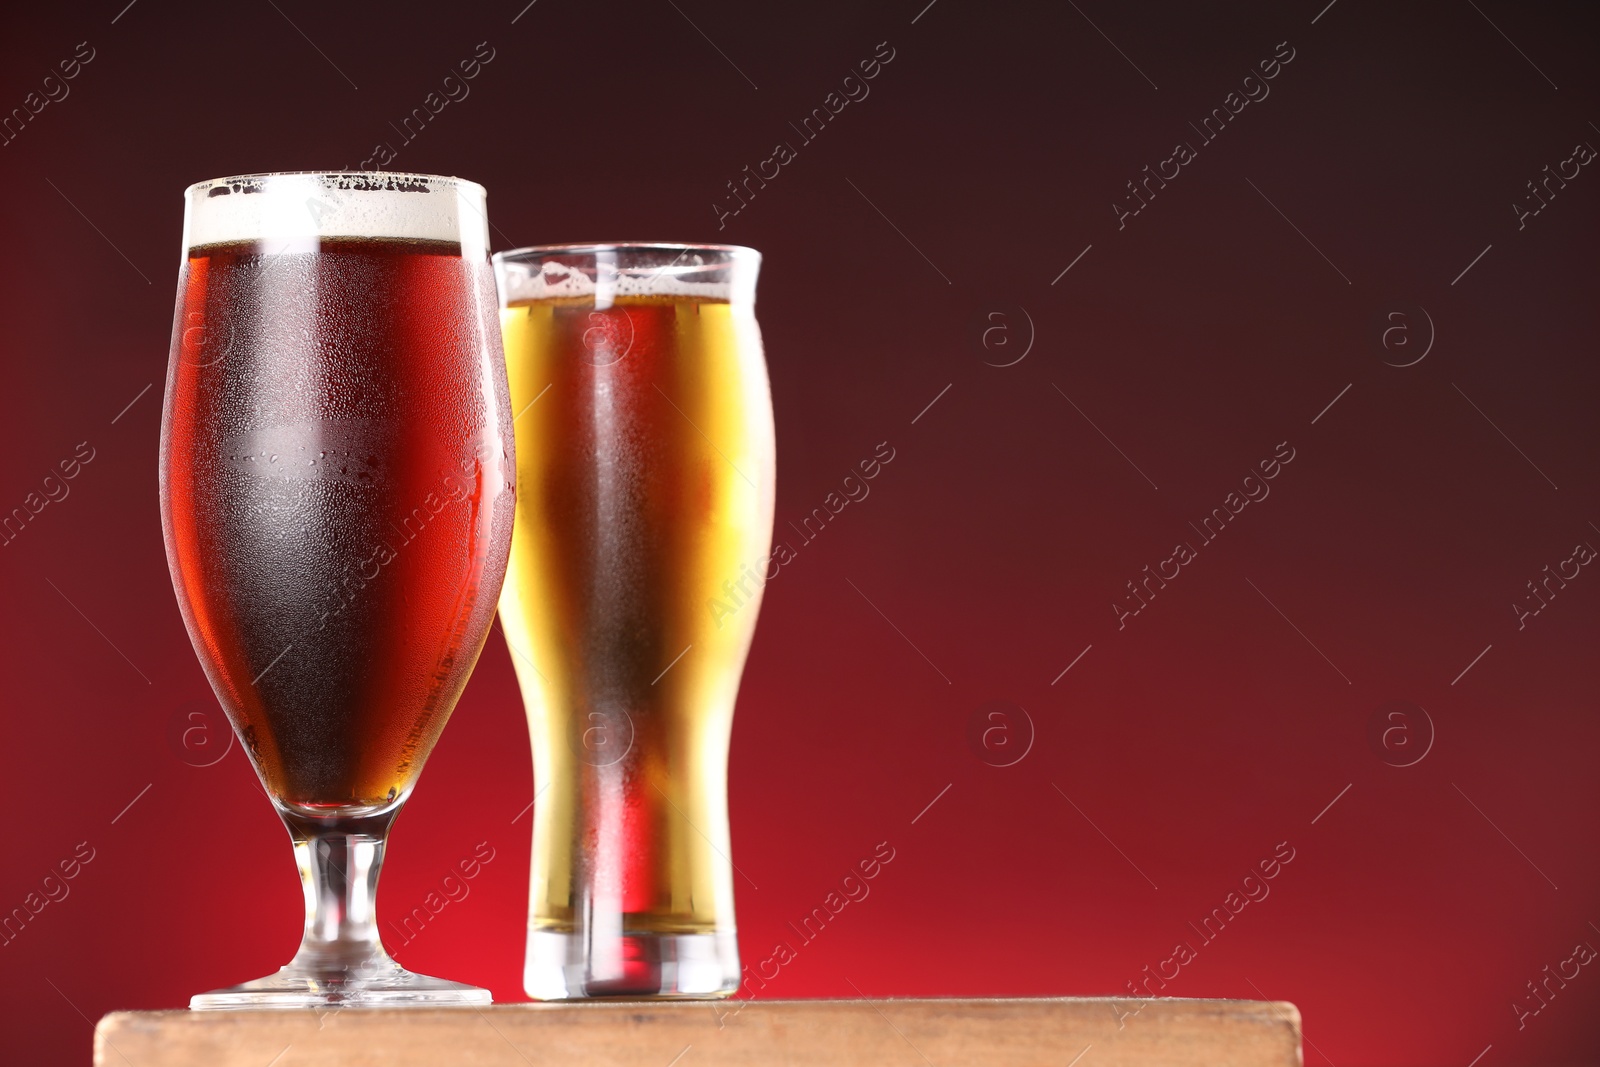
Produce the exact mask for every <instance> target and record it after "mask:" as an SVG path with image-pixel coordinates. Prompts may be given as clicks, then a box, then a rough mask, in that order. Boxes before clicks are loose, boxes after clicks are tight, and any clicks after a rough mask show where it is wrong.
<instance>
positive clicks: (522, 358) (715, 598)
mask: <svg viewBox="0 0 1600 1067" xmlns="http://www.w3.org/2000/svg"><path fill="white" fill-rule="evenodd" d="M758 263H759V257H758V256H757V255H756V253H754V252H753V251H750V250H747V249H726V248H694V249H686V248H683V247H682V246H647V247H638V246H636V247H632V248H605V247H602V248H582V249H573V248H567V249H546V250H537V249H536V250H528V251H525V252H521V253H509V254H502V255H501V256H497V257H496V266H497V269H498V271H499V276H500V282H501V292H502V299H503V303H504V307H503V310H502V312H501V327H502V334H503V338H504V341H505V348H506V360H507V366H508V372H509V377H510V382H511V397H512V405H511V406H512V411H513V412H514V413H516V414H515V427H516V439H517V456H518V465H517V480H518V494H517V517H516V524H515V529H514V532H513V535H512V549H511V563H510V567H509V570H508V573H507V578H506V585H505V589H504V592H503V593H502V595H501V600H500V617H501V621H502V623H503V625H504V627H505V631H506V637H507V641H508V643H509V645H510V647H511V650H512V653H513V661H514V663H515V665H516V670H517V676H518V679H519V681H520V684H521V688H522V694H523V700H524V703H525V706H526V709H527V714H528V724H529V729H530V731H531V737H532V742H533V755H534V779H535V788H536V790H537V792H536V797H537V800H536V802H535V805H534V851H533V873H532V892H531V902H530V908H529V912H530V914H529V946H528V961H527V963H528V966H527V972H526V975H525V979H526V985H527V989H528V993H529V994H530V995H532V996H535V997H540V998H544V999H552V998H565V997H584V996H599V995H635V996H637V995H662V994H668V995H670V994H677V995H714V994H723V993H729V992H732V991H733V990H734V989H735V988H737V985H738V974H739V966H738V954H737V946H736V942H735V937H734V931H735V925H734V913H733V869H732V861H731V859H730V856H731V848H730V845H729V840H728V811H727V786H726V778H727V756H728V739H729V732H730V729H731V726H732V717H733V707H734V699H735V696H736V694H737V692H738V686H739V678H740V675H741V673H742V671H743V669H744V661H745V655H746V653H747V652H748V650H749V647H750V639H751V636H752V634H753V632H754V629H755V623H756V615H757V611H758V609H759V607H760V602H761V585H762V583H763V582H764V581H765V576H766V570H767V566H768V562H767V557H768V554H769V550H770V544H771V537H772V511H773V426H772V405H771V397H770V392H769V389H768V383H767V373H766V365H765V362H764V361H763V358H762V352H761V339H760V333H759V330H758V328H757V325H756V319H755V312H754V308H753V288H754V275H755V272H756V269H757V265H758Z"/></svg>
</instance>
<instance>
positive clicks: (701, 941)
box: [522, 930, 739, 1000]
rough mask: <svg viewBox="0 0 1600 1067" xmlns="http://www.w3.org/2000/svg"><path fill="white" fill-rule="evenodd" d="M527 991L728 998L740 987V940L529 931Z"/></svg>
mask: <svg viewBox="0 0 1600 1067" xmlns="http://www.w3.org/2000/svg"><path fill="white" fill-rule="evenodd" d="M522 985H523V988H524V989H526V990H527V991H528V996H530V997H533V998H534V999H535V1000H583V999H588V998H591V997H725V996H729V995H730V994H732V993H733V992H734V991H735V990H737V989H738V988H739V939H738V937H737V936H735V934H734V932H733V931H732V930H719V931H717V932H716V933H709V934H622V935H621V936H618V937H610V938H606V939H604V940H603V942H602V941H601V939H598V938H597V939H592V940H590V939H586V938H585V937H584V936H583V935H582V934H577V933H563V932H561V931H557V930H529V931H528V955H527V964H526V966H525V968H524V969H523V973H522Z"/></svg>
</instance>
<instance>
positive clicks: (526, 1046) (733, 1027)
mask: <svg viewBox="0 0 1600 1067" xmlns="http://www.w3.org/2000/svg"><path fill="white" fill-rule="evenodd" d="M94 1062H95V1064H96V1065H97V1067H121V1065H124V1064H132V1065H135V1067H155V1065H157V1064H161V1065H170V1067H201V1065H204V1067H268V1065H269V1064H270V1065H271V1067H335V1065H337V1067H412V1065H423V1064H426V1065H429V1067H432V1065H435V1064H450V1065H460V1067H529V1065H530V1064H531V1065H534V1067H545V1065H547V1064H548V1065H551V1067H555V1065H561V1067H576V1065H590V1064H593V1065H604V1067H735V1065H740V1067H743V1065H748V1064H764V1065H775V1067H789V1065H794V1067H800V1065H806V1067H810V1065H813V1064H840V1065H854V1064H861V1065H866V1064H871V1065H873V1067H895V1065H900V1064H904V1065H906V1067H920V1065H924V1064H933V1065H940V1067H943V1065H947V1064H948V1065H955V1064H972V1063H981V1064H986V1065H994V1067H1013V1065H1015V1067H1022V1065H1025V1064H1026V1065H1029V1067H1045V1065H1048V1067H1068V1065H1069V1064H1070V1065H1073V1067H1135V1065H1139V1067H1156V1065H1159V1067H1300V1062H1301V1061H1300V1012H1299V1011H1298V1010H1297V1009H1296V1008H1295V1006H1294V1005H1293V1004H1285V1003H1270V1002H1264V1001H1251V1000H1179V999H1160V1000H1147V1001H1139V1000H1130V999H1122V998H1099V997H1093V998H1091V997H1084V998H1078V997H1072V998H1059V999H1026V1000H1023V999H987V1000H955V999H950V1000H788V1001H782V1000H755V1001H737V1000H735V1001H596V1002H588V1003H568V1004H507V1005H499V1006H495V1007H491V1008H481V1009H480V1008H425V1009H411V1010H395V1009H384V1010H372V1009H358V1008H349V1009H345V1010H342V1011H328V1012H322V1013H319V1012H316V1011H311V1010H303V1011H292V1012H276V1011H221V1012H190V1011H158V1012H116V1013H113V1014H111V1015H107V1016H106V1017H105V1018H104V1019H101V1020H100V1025H99V1026H97V1027H96V1028H95V1059H94Z"/></svg>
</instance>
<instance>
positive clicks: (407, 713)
mask: <svg viewBox="0 0 1600 1067" xmlns="http://www.w3.org/2000/svg"><path fill="white" fill-rule="evenodd" d="M183 249H184V256H183V262H182V267H181V271H180V275H179V282H178V303H177V312H176V317H175V320H174V325H173V336H172V348H171V353H170V359H169V363H168V371H167V393H166V406H165V411H164V415H163V418H162V425H161V518H162V527H163V531H164V533H165V539H166V548H167V562H168V564H169V566H170V568H171V571H172V584H173V588H174V589H175V591H176V593H177V597H178V605H179V607H180V609H181V610H182V613H183V620H184V623H185V624H186V625H187V627H188V630H189V636H190V638H191V639H192V640H193V642H194V647H195V651H196V653H197V654H198V655H199V658H200V662H201V665H202V666H203V667H204V668H205V671H206V674H207V676H208V677H209V679H210V681H211V685H212V688H213V689H215V691H216V694H217V698H218V699H219V700H220V701H221V703H222V706H223V708H224V709H225V710H226V711H227V714H228V717H229V718H230V719H231V720H232V722H233V725H234V728H235V730H236V731H237V732H238V735H239V739H240V741H241V742H242V743H243V747H244V749H245V751H246V752H247V753H248V755H249V757H250V760H251V763H252V764H253V765H254V767H255V770H256V773H257V774H258V775H259V776H260V779H261V784H262V786H263V787H264V788H265V790H266V793H267V795H268V797H269V798H270V799H271V800H272V803H273V804H274V805H275V806H276V808H277V810H278V813H279V814H280V815H281V816H282V817H283V820H284V823H285V824H286V825H287V827H288V829H289V835H290V837H291V839H292V841H293V843H294V851H295V857H296V859H297V860H298V862H299V866H300V876H301V879H302V882H303V885H304V890H305V901H306V924H305V934H304V939H303V941H302V943H301V946H300V950H299V952H298V953H296V955H295V956H294V958H293V959H292V960H291V961H290V962H289V964H288V965H287V966H285V967H284V968H283V969H282V970H280V971H279V972H278V973H277V974H275V975H272V976H270V977H267V978H263V979H260V980H259V981H254V982H248V983H246V984H244V985H241V986H236V987H234V988H231V989H224V990H218V991H216V992H212V993H206V994H202V995H199V996H196V997H195V998H194V999H193V1001H192V1002H191V1007H195V1008H248V1007H270V1008H294V1007H315V1006H321V1005H354V1006H366V1005H375V1006H378V1005H381V1006H390V1005H397V1004H487V1003H488V1002H489V994H488V992H487V991H485V990H482V989H476V988H473V987H471V986H465V985H461V984H459V983H456V982H447V981H442V980H440V979H436V978H429V977H426V976H422V975H416V974H412V973H410V972H408V971H406V970H405V969H404V968H402V967H400V966H399V965H398V964H397V963H395V962H394V961H393V960H392V959H390V958H389V956H388V955H387V954H386V953H385V952H384V948H383V944H382V942H381V940H380V938H379V934H378V925H377V918H376V915H375V914H374V908H375V900H376V892H377V883H378V874H379V871H380V869H381V867H382V865H383V854H384V842H385V839H386V837H387V834H388V832H389V827H390V825H391V824H392V823H393V821H394V818H395V816H396V815H397V814H398V813H399V811H400V808H401V805H403V804H404V803H405V801H406V798H407V797H408V796H409V795H410V794H411V790H412V787H413V786H414V785H415V784H416V780H417V775H418V774H419V773H421V771H422V765H423V762H424V761H425V760H426V759H427V758H428V754H429V752H430V751H431V750H432V749H433V745H434V742H435V741H437V740H438V737H439V733H440V731H442V730H443V729H444V726H445V721H446V720H447V719H448V718H449V717H450V712H451V711H452V710H453V709H454V708H455V705H456V701H457V700H458V699H459V697H460V696H461V690H462V687H463V686H465V685H466V682H467V676H468V675H469V674H470V673H471V671H472V667H473V665H474V664H475V663H476V662H477V659H478V654H479V652H480V651H481V650H482V648H483V643H484V640H485V638H486V637H487V636H488V631H489V628H490V626H491V625H492V624H493V621H494V610H495V602H496V598H497V597H498V596H499V593H500V585H501V582H502V580H503V578H504V574H505V564H506V558H507V554H508V552H509V551H510V540H511V528H512V522H513V519H514V517H515V512H514V506H513V501H514V496H515V460H514V458H513V452H512V448H513V442H512V435H511V410H510V407H509V403H508V396H507V386H506V379H505V364H504V357H503V356H502V353H501V348H500V331H499V328H498V323H497V322H496V321H495V314H496V300H495V292H494V277H493V271H492V268H491V267H490V264H489V258H488V233H487V223H486V221H485V218H484V192H483V188H482V187H481V186H479V185H476V184H474V183H472V182H467V181H461V180H458V179H455V178H440V177H434V176H430V175H421V174H381V175H371V174H337V173H336V174H262V175H248V176H243V177H237V178H224V179H218V180H216V181H209V182H202V183H200V184H198V185H194V186H191V187H190V188H189V190H188V192H187V194H186V210H185V213H184V240H183Z"/></svg>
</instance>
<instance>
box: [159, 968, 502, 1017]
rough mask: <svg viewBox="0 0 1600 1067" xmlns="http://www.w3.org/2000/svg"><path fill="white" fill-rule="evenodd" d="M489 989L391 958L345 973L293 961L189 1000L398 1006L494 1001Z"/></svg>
mask: <svg viewBox="0 0 1600 1067" xmlns="http://www.w3.org/2000/svg"><path fill="white" fill-rule="evenodd" d="M492 1002H493V1001H492V998H491V997H490V996H489V991H488V990H487V989H479V988H478V987H477V986H470V985H464V984H462V983H461V982H449V981H446V980H445V979H443V978H430V977H428V976H427V975H425V974H412V973H411V972H410V971H408V970H406V969H405V968H404V967H402V966H400V965H399V964H398V963H395V962H394V961H393V960H390V959H384V960H382V961H379V962H375V963H372V964H367V963H363V964H360V965H357V966H352V967H349V968H347V969H345V970H344V971H342V972H341V971H334V972H331V973H330V972H329V971H327V970H319V971H316V972H313V971H309V970H307V969H305V968H301V967H297V966H295V964H293V963H291V964H289V965H288V966H287V967H285V968H283V969H282V970H281V971H279V972H278V973H277V974H273V975H268V976H267V977H266V978H258V979H256V980H255V981H254V982H246V983H244V984H243V985H236V986H231V987H229V988H227V989H214V990H212V991H211V992H209V993H200V994H197V995H196V996H194V997H192V998H190V1000H189V1007H190V1008H191V1009H192V1010H195V1011H209V1010H216V1009H230V1008H394V1007H403V1006H407V1005H420V1006H430V1007H444V1006H450V1005H475V1006H481V1005H484V1004H490V1003H492Z"/></svg>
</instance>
